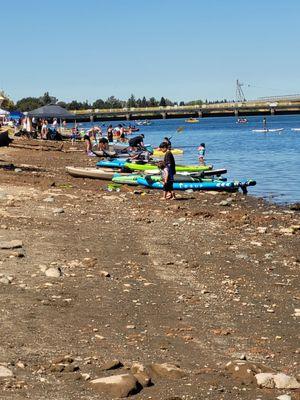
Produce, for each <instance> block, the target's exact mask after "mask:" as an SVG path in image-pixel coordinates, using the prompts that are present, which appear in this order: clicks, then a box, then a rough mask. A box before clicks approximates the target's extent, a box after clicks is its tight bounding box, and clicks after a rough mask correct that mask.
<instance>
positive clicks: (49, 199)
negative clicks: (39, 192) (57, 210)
mask: <svg viewBox="0 0 300 400" xmlns="http://www.w3.org/2000/svg"><path fill="white" fill-rule="evenodd" d="M43 201H44V202H45V203H54V197H46V198H45V199H44V200H43Z"/></svg>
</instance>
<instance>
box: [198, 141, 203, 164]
mask: <svg viewBox="0 0 300 400" xmlns="http://www.w3.org/2000/svg"><path fill="white" fill-rule="evenodd" d="M204 156H205V143H201V144H200V146H199V147H198V159H199V162H200V164H204V162H205V160H204Z"/></svg>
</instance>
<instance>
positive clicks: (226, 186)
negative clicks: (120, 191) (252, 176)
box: [137, 178, 235, 191]
mask: <svg viewBox="0 0 300 400" xmlns="http://www.w3.org/2000/svg"><path fill="white" fill-rule="evenodd" d="M137 183H138V184H139V185H141V186H146V187H149V188H152V189H163V183H162V182H155V181H150V180H147V179H145V178H138V179H137ZM234 188H235V187H234V182H221V181H216V182H214V181H211V182H174V183H173V189H174V190H188V189H192V190H229V191H230V190H234Z"/></svg>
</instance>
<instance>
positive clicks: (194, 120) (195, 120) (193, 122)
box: [185, 118, 199, 124]
mask: <svg viewBox="0 0 300 400" xmlns="http://www.w3.org/2000/svg"><path fill="white" fill-rule="evenodd" d="M185 122H187V123H188V124H196V123H197V122H199V119H198V118H188V119H186V120H185Z"/></svg>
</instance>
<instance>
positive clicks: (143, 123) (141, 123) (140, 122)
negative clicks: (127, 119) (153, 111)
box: [136, 120, 152, 126]
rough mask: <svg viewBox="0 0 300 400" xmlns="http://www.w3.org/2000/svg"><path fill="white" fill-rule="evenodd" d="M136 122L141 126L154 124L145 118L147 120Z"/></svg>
mask: <svg viewBox="0 0 300 400" xmlns="http://www.w3.org/2000/svg"><path fill="white" fill-rule="evenodd" d="M136 124H137V125H139V126H149V125H152V122H150V121H148V120H145V121H138V122H137V123H136Z"/></svg>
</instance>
